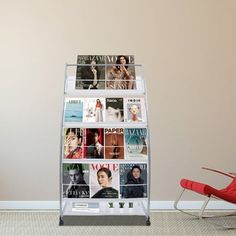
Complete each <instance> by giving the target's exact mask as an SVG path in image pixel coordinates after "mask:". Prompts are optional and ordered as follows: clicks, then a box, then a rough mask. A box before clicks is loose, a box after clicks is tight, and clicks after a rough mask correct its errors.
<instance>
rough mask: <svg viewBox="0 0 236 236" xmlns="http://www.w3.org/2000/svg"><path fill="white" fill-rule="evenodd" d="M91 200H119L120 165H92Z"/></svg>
mask: <svg viewBox="0 0 236 236" xmlns="http://www.w3.org/2000/svg"><path fill="white" fill-rule="evenodd" d="M90 187H91V191H90V196H91V198H118V196H119V192H118V189H119V164H116V163H92V164H90Z"/></svg>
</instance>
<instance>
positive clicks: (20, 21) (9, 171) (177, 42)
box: [0, 0, 236, 201]
mask: <svg viewBox="0 0 236 236" xmlns="http://www.w3.org/2000/svg"><path fill="white" fill-rule="evenodd" d="M235 12H236V1H234V0H231V1H230V0H225V1H221V0H178V1H175V0H169V1H168V0H149V1H145V0H129V1H127V0H119V1H115V0H100V1H95V0H93V1H82V0H60V1H56V0H51V1H49V0H40V1H39V0H38V1H36V0H31V1H29V0H22V1H17V0H9V1H3V0H0V34H1V35H0V36H1V37H0V38H1V43H0V52H1V57H0V76H1V80H0V86H1V87H0V88H1V93H0V108H1V115H0V132H1V137H0V140H1V148H0V200H1V201H10V200H25V201H34V200H35V201H36V200H40V201H41V200H48V201H50V200H51V201H54V200H58V199H59V150H60V147H59V142H60V121H61V112H62V103H63V79H64V65H65V63H66V62H70V63H74V62H76V55H77V54H134V55H135V58H136V62H137V63H142V64H144V66H145V78H146V80H147V83H148V92H149V94H148V95H149V108H150V114H149V116H150V121H151V123H150V125H151V135H152V140H151V144H152V147H151V149H152V194H151V198H152V200H173V199H175V197H176V195H177V193H178V191H179V187H178V182H179V179H180V178H181V177H189V178H193V179H196V180H201V181H206V182H208V183H211V184H214V185H215V186H222V185H224V184H225V183H226V181H227V180H226V179H221V178H220V177H218V176H216V175H214V174H208V173H205V172H203V171H201V170H200V167H201V166H210V167H213V168H217V169H221V170H228V171H236V158H235V157H236V147H235V146H236V145H235V140H236V122H235V120H236V106H235V101H236V89H235V88H236V79H235V75H236V71H235V68H236V44H235V42H236V23H235V22H236V14H235ZM188 199H190V200H192V199H195V197H193V196H189V197H188Z"/></svg>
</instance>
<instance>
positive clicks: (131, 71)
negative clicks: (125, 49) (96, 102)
mask: <svg viewBox="0 0 236 236" xmlns="http://www.w3.org/2000/svg"><path fill="white" fill-rule="evenodd" d="M132 64H134V56H132V55H107V56H106V88H107V89H135V88H136V84H135V66H132Z"/></svg>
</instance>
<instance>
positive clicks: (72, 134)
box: [64, 128, 84, 159]
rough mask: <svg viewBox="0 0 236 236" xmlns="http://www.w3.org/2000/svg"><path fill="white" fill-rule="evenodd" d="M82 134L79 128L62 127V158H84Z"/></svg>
mask: <svg viewBox="0 0 236 236" xmlns="http://www.w3.org/2000/svg"><path fill="white" fill-rule="evenodd" d="M83 142H84V136H83V129H81V128H64V158H65V159H83V158H84V144H83Z"/></svg>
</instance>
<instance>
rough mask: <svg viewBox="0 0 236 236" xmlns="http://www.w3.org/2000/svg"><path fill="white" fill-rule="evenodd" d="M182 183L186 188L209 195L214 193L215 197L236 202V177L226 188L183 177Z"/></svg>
mask: <svg viewBox="0 0 236 236" xmlns="http://www.w3.org/2000/svg"><path fill="white" fill-rule="evenodd" d="M180 185H181V186H182V187H183V188H185V189H189V190H192V191H194V192H197V193H200V194H202V195H206V196H208V197H210V196H211V195H214V196H215V197H218V198H221V199H223V200H225V201H228V202H231V203H236V178H234V179H233V181H232V182H231V183H230V184H229V185H228V186H227V187H226V188H224V189H216V188H214V187H211V186H210V185H207V184H204V183H200V182H196V181H192V180H188V179H182V180H181V181H180Z"/></svg>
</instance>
